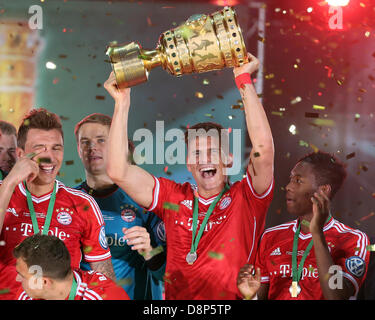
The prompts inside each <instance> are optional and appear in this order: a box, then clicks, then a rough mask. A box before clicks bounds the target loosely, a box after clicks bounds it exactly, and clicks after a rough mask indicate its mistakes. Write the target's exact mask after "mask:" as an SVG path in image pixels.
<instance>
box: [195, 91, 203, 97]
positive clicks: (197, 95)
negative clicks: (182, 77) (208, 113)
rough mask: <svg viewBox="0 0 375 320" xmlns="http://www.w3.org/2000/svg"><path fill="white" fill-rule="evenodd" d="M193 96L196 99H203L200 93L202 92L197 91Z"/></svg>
mask: <svg viewBox="0 0 375 320" xmlns="http://www.w3.org/2000/svg"><path fill="white" fill-rule="evenodd" d="M195 96H196V97H197V98H198V99H203V97H204V95H203V93H202V92H199V91H197V92H195Z"/></svg>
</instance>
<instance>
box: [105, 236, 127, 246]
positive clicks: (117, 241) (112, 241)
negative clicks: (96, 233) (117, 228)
mask: <svg viewBox="0 0 375 320" xmlns="http://www.w3.org/2000/svg"><path fill="white" fill-rule="evenodd" d="M107 243H108V246H109V247H112V246H114V247H123V246H125V244H126V240H125V239H124V235H121V236H119V235H118V234H117V233H111V234H107Z"/></svg>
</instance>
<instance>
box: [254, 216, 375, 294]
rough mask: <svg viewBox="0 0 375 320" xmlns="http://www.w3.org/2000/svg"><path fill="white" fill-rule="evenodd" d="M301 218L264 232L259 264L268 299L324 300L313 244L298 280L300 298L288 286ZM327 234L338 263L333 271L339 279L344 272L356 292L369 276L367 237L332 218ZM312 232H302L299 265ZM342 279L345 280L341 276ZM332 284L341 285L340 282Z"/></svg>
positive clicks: (326, 228) (332, 254)
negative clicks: (294, 245)
mask: <svg viewBox="0 0 375 320" xmlns="http://www.w3.org/2000/svg"><path fill="white" fill-rule="evenodd" d="M297 223H298V220H294V221H291V222H288V223H285V224H281V225H279V226H276V227H273V228H269V229H267V230H266V231H264V234H263V235H262V238H261V242H260V246H259V251H258V254H257V262H256V266H257V267H260V269H261V274H262V278H261V282H262V283H268V284H269V291H268V299H270V300H276V299H281V300H289V299H291V300H292V299H297V300H323V299H324V297H323V292H322V290H321V288H320V282H319V274H318V269H317V264H316V258H315V252H314V246H313V247H312V248H311V250H310V253H309V254H308V256H307V258H306V260H305V263H304V266H303V272H302V276H301V280H300V281H299V282H298V284H299V286H300V287H301V292H300V294H299V295H298V296H297V298H292V297H291V294H290V292H289V288H290V286H291V284H292V251H293V238H294V234H295V232H296V229H297V227H298V225H297ZM323 231H324V236H325V239H326V242H327V245H328V248H329V251H330V253H331V256H332V259H333V261H334V263H335V266H334V268H333V269H332V270H331V274H332V275H333V276H336V277H335V278H336V279H338V278H339V275H340V274H341V275H342V276H343V277H345V278H347V279H348V280H349V281H350V282H351V283H352V284H353V286H354V288H355V295H354V296H356V295H357V293H358V290H359V287H360V286H361V284H362V282H363V281H364V279H365V277H366V272H367V265H368V262H369V257H370V254H369V252H368V251H367V249H366V246H367V245H368V244H369V241H368V237H367V235H366V234H365V233H363V232H362V231H359V230H355V229H352V228H350V227H347V226H346V225H344V224H343V223H341V222H339V221H337V220H335V219H334V218H333V217H331V219H330V220H329V221H328V222H327V223H326V224H325V226H324V228H323ZM311 239H312V236H311V233H308V234H304V233H303V232H302V231H301V232H300V234H299V239H298V252H297V264H298V265H299V263H300V260H301V258H302V255H303V253H304V250H305V249H306V248H307V246H308V244H309V242H310V240H311ZM342 280H343V279H342ZM332 285H339V281H337V283H336V284H335V283H334V281H332Z"/></svg>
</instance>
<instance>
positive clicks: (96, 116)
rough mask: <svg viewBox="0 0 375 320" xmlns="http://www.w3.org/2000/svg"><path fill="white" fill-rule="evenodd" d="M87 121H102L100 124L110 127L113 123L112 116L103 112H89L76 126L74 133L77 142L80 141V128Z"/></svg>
mask: <svg viewBox="0 0 375 320" xmlns="http://www.w3.org/2000/svg"><path fill="white" fill-rule="evenodd" d="M85 123H100V124H102V125H104V126H108V127H110V126H111V123H112V118H111V117H110V116H107V115H106V114H102V113H93V114H89V115H88V116H86V117H84V118H83V119H82V120H81V121H79V122H78V123H77V124H76V126H75V127H74V135H75V136H76V140H77V142H78V132H79V129H80V128H81V127H82V125H84V124H85Z"/></svg>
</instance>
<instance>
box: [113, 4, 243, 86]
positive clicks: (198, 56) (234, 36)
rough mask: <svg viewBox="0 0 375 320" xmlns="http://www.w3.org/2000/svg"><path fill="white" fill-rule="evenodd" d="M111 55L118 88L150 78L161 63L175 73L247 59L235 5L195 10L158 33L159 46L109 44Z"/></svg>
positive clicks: (211, 68) (216, 68)
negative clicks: (208, 10)
mask: <svg viewBox="0 0 375 320" xmlns="http://www.w3.org/2000/svg"><path fill="white" fill-rule="evenodd" d="M106 54H107V55H108V56H109V58H110V61H111V64H112V68H113V70H114V73H115V76H116V82H117V86H118V87H119V88H127V87H133V86H136V85H138V84H141V83H144V82H146V81H147V80H148V75H149V72H150V70H151V69H153V68H156V67H158V66H162V68H163V69H164V70H167V71H168V72H169V73H170V74H172V75H174V76H181V75H183V74H191V73H203V72H208V71H212V70H220V69H223V68H225V67H238V66H241V65H242V64H244V63H246V62H248V59H247V51H246V47H245V43H244V40H243V36H242V31H241V28H240V26H239V24H238V21H237V15H236V12H235V10H234V9H233V8H232V7H224V8H223V9H222V10H220V11H217V12H214V13H212V14H210V15H206V14H195V15H193V16H191V17H190V18H189V19H188V20H187V21H186V22H184V23H183V24H181V25H180V26H178V27H176V28H174V29H171V30H167V31H165V32H164V33H162V34H161V35H160V37H159V41H158V43H157V46H156V49H154V50H147V49H143V48H142V47H141V45H140V44H138V43H136V42H131V43H128V44H121V45H118V44H117V43H116V42H115V43H111V44H109V46H108V47H107V52H106Z"/></svg>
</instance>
